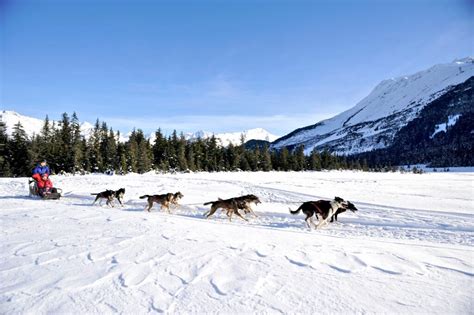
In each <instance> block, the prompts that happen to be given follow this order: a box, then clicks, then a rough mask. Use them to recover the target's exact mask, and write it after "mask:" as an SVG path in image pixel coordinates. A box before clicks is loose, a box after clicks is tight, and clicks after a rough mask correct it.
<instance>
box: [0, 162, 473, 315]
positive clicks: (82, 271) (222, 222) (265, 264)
mask: <svg viewBox="0 0 474 315" xmlns="http://www.w3.org/2000/svg"><path fill="white" fill-rule="evenodd" d="M52 179H53V182H54V183H55V186H57V187H61V188H62V189H63V191H64V192H65V196H64V198H63V199H61V200H59V201H43V200H36V199H31V198H28V197H26V195H27V186H26V182H27V180H26V178H20V179H16V178H15V179H13V178H2V179H0V223H1V227H2V229H1V231H0V233H1V235H2V242H1V244H0V283H1V284H0V313H2V314H13V313H112V312H123V313H134V314H135V313H161V312H164V313H210V312H214V313H215V312H223V313H254V312H261V313H262V312H263V313H316V312H317V313H354V312H357V313H359V312H360V313H362V312H364V313H365V312H367V313H437V314H447V313H449V314H461V313H462V314H464V313H472V310H473V303H472V294H473V287H474V286H473V285H474V282H473V277H474V267H473V265H474V259H473V258H474V256H473V252H474V251H473V247H472V245H473V243H474V220H473V197H472V192H473V188H474V186H473V183H474V182H473V180H474V174H472V173H430V174H423V175H418V174H399V173H363V172H348V171H347V172H304V173H296V172H295V173H293V172H290V173H283V172H281V173H280V172H271V173H213V174H209V173H195V174H176V175H155V174H145V175H135V174H131V175H127V176H104V175H88V176H70V177H66V176H53V178H52ZM121 187H125V188H126V190H127V191H126V195H125V200H126V203H125V206H124V207H123V208H121V207H115V208H108V207H106V206H105V205H104V206H91V203H92V201H93V196H91V195H90V193H92V192H100V191H102V190H105V189H107V188H109V189H118V188H121ZM178 190H179V191H181V192H182V193H183V194H184V198H183V199H182V200H181V203H182V206H181V207H180V208H179V209H176V210H173V214H167V213H165V212H162V211H160V210H159V206H157V205H155V206H154V207H153V208H152V212H151V213H147V212H144V211H143V209H144V207H145V204H146V201H145V200H140V199H138V196H140V195H143V194H155V193H156V194H157V193H165V192H176V191H178ZM248 193H253V194H255V195H257V196H259V197H260V199H261V201H262V204H260V205H258V206H253V208H254V210H255V211H256V213H257V214H258V215H259V217H258V218H255V219H254V218H252V216H251V215H249V216H248V218H249V220H250V222H245V221H243V220H241V219H239V218H234V219H233V221H232V222H229V221H228V220H227V218H226V216H225V215H224V214H223V213H221V212H218V213H216V215H215V216H213V217H211V218H209V219H208V220H206V219H204V218H203V217H202V214H203V213H204V212H205V211H207V210H208V209H209V208H208V207H207V206H203V205H202V203H204V202H206V201H211V200H215V199H217V197H222V198H228V197H233V196H238V195H241V194H248ZM335 195H337V196H340V197H343V198H345V199H348V200H350V201H352V202H353V203H354V204H355V205H356V206H357V207H358V208H359V211H358V212H357V213H356V214H353V213H349V212H345V213H343V214H341V215H340V216H339V222H338V223H333V224H329V225H328V226H327V227H325V228H323V229H321V230H316V231H315V230H309V229H307V228H306V227H305V224H304V220H303V219H304V215H302V214H301V213H300V214H299V215H296V216H293V215H291V214H289V212H288V208H289V207H291V208H292V209H296V208H297V207H298V206H299V203H300V202H303V201H307V200H316V199H320V198H325V199H330V198H333V197H334V196H335Z"/></svg>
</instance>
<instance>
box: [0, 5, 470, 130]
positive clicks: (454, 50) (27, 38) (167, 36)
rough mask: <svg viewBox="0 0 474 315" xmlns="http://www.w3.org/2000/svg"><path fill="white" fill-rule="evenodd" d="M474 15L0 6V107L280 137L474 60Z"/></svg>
mask: <svg viewBox="0 0 474 315" xmlns="http://www.w3.org/2000/svg"><path fill="white" fill-rule="evenodd" d="M473 10H474V5H473V4H472V1H469V0H459V1H457V0H449V1H448V0H446V1H441V0H432V1H417V0H412V1H408V0H407V1H388V0H386V1H384V0H380V1H342V0H335V1H245V0H242V1H217V0H215V1H173V2H171V1H169V2H166V1H112V0H102V1H78V0H77V1H68V0H63V1H59V0H57V1H48V0H43V1H39V0H34V1H27V0H23V1H14V0H0V11H1V13H0V14H1V15H0V40H1V42H0V43H1V50H0V52H1V63H0V64H1V68H0V72H1V76H0V84H1V86H0V93H1V95H0V97H1V98H0V101H1V104H0V108H2V109H9V110H15V111H18V112H20V113H21V114H24V115H28V116H34V117H37V118H44V116H45V115H46V114H49V116H50V117H52V118H58V117H59V116H60V114H61V113H62V112H68V113H71V112H73V111H76V112H77V113H78V115H79V118H80V119H81V120H85V121H91V122H93V121H95V119H96V118H99V119H101V120H105V121H107V122H108V123H109V125H111V126H113V127H114V128H115V129H120V130H121V131H124V132H126V131H129V130H130V129H131V128H132V127H137V128H141V129H143V130H145V131H146V132H151V131H154V130H155V129H156V128H158V127H161V128H162V129H164V130H165V131H167V132H169V131H171V130H172V129H177V130H178V131H185V132H187V131H196V130H209V131H213V132H227V131H239V130H243V129H248V128H254V127H263V128H266V129H268V130H269V131H270V132H272V133H274V134H277V135H284V134H286V133H288V132H290V131H292V130H293V129H295V128H298V127H302V126H305V125H308V124H313V123H316V122H317V121H319V120H321V119H323V118H327V117H329V116H332V115H334V114H337V113H339V112H341V111H343V110H345V109H348V108H350V107H352V106H354V105H355V104H356V103H357V101H359V100H360V99H362V98H363V97H364V96H366V95H367V94H368V93H369V92H370V91H371V89H372V88H373V87H374V86H375V85H376V84H377V83H378V82H380V81H381V80H383V79H386V78H389V77H395V76H401V75H405V74H410V73H413V72H416V71H418V70H422V69H424V68H427V67H430V66H432V65H434V64H436V63H445V62H450V61H452V60H454V59H455V58H459V57H466V56H469V55H474V47H473V42H474V36H473V32H474V31H473V30H474V22H473V21H474V14H473Z"/></svg>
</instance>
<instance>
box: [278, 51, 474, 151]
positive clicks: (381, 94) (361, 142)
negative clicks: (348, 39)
mask: <svg viewBox="0 0 474 315" xmlns="http://www.w3.org/2000/svg"><path fill="white" fill-rule="evenodd" d="M473 76H474V59H473V58H472V57H469V58H464V59H460V60H455V61H453V62H452V63H448V64H440V65H436V66H433V67H431V68H429V69H427V70H424V71H420V72H417V73H415V74H413V75H410V76H404V77H399V78H394V79H389V80H384V81H382V82H381V83H380V84H379V85H377V86H376V87H375V88H374V90H373V91H372V92H371V93H370V94H369V95H368V96H367V97H365V98H364V99H362V100H361V101H360V102H359V103H357V104H356V105H355V106H354V107H353V108H351V109H349V110H347V111H345V112H343V113H341V114H339V115H336V116H334V117H333V118H330V119H327V120H324V121H321V122H319V123H317V124H315V125H311V126H307V127H303V128H299V129H297V130H295V131H293V132H291V133H289V134H288V135H286V136H284V137H281V138H279V139H277V140H276V141H275V142H273V143H272V148H273V149H280V148H282V147H288V148H290V149H292V148H295V147H297V146H300V145H304V147H305V152H306V153H310V152H311V151H312V150H313V149H318V150H324V149H328V150H330V151H331V152H334V153H337V154H347V155H350V154H358V153H362V152H368V151H372V150H376V149H382V148H386V147H389V146H390V145H392V144H393V143H394V140H395V136H396V134H397V132H398V131H400V130H401V129H402V128H403V127H404V126H406V125H407V124H408V123H409V122H410V121H412V120H413V119H415V118H417V117H418V116H419V115H420V113H421V111H422V110H423V108H424V107H425V106H427V105H428V104H431V103H432V102H433V101H435V100H437V99H438V98H440V97H441V96H442V95H445V94H446V93H448V92H450V91H452V90H453V89H455V88H456V86H458V85H459V84H462V83H464V82H466V81H467V80H468V79H469V78H471V77H473ZM439 123H441V122H439ZM451 123H455V122H454V121H451ZM431 127H433V128H434V126H431ZM431 127H430V128H431ZM427 128H428V126H427ZM433 132H434V131H433Z"/></svg>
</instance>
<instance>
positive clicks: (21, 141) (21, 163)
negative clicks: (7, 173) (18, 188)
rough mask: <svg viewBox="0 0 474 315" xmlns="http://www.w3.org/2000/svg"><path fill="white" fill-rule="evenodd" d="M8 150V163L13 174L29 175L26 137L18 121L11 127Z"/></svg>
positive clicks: (29, 164)
mask: <svg viewBox="0 0 474 315" xmlns="http://www.w3.org/2000/svg"><path fill="white" fill-rule="evenodd" d="M9 151H10V152H11V154H10V157H11V160H10V161H9V164H10V167H11V169H12V173H13V176H15V177H18V176H30V175H31V168H32V165H31V159H30V151H29V149H28V137H27V135H26V132H25V130H24V129H23V126H22V125H21V123H20V122H18V123H17V124H15V126H14V127H13V134H12V139H11V141H10V142H9Z"/></svg>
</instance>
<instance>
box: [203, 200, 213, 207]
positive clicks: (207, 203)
mask: <svg viewBox="0 0 474 315" xmlns="http://www.w3.org/2000/svg"><path fill="white" fill-rule="evenodd" d="M211 203H214V201H209V202H206V203H205V204H204V205H205V206H207V205H210V204H211Z"/></svg>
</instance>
